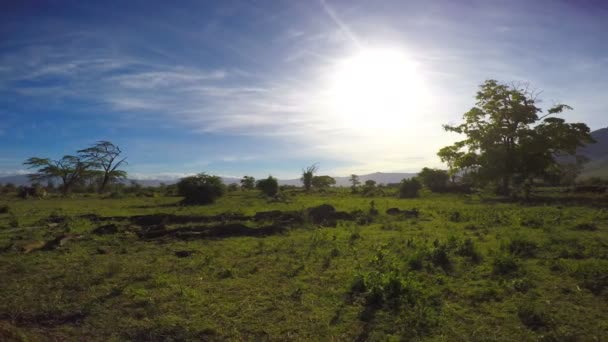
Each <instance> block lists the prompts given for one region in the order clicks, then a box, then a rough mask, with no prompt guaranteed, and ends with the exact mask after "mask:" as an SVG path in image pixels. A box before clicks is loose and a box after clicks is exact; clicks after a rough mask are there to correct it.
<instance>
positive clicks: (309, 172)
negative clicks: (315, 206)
mask: <svg viewBox="0 0 608 342" xmlns="http://www.w3.org/2000/svg"><path fill="white" fill-rule="evenodd" d="M318 169H319V167H318V165H317V164H312V165H310V166H309V167H307V168H305V169H302V177H301V178H300V180H301V181H302V185H304V190H306V191H310V189H311V188H312V179H313V177H314V175H315V172H317V170H318Z"/></svg>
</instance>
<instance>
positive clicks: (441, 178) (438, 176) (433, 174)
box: [417, 167, 450, 192]
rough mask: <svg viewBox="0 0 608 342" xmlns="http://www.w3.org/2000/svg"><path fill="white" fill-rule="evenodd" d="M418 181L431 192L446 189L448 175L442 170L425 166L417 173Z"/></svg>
mask: <svg viewBox="0 0 608 342" xmlns="http://www.w3.org/2000/svg"><path fill="white" fill-rule="evenodd" d="M417 178H418V179H419V180H420V182H421V183H422V184H423V185H424V186H426V187H427V188H428V189H429V190H431V191H433V192H443V191H445V190H446V188H447V185H448V180H449V179H450V176H449V175H448V173H447V172H446V171H444V170H438V169H429V168H428V167H425V168H423V169H422V171H420V172H419V173H418V177H417Z"/></svg>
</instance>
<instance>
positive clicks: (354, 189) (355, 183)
mask: <svg viewBox="0 0 608 342" xmlns="http://www.w3.org/2000/svg"><path fill="white" fill-rule="evenodd" d="M348 181H349V182H350V184H351V186H350V190H351V192H352V193H353V194H354V193H356V192H357V188H358V187H359V185H360V184H361V181H360V180H359V176H357V175H355V174H352V175H350V178H349V179H348Z"/></svg>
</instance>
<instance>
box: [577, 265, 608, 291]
mask: <svg viewBox="0 0 608 342" xmlns="http://www.w3.org/2000/svg"><path fill="white" fill-rule="evenodd" d="M573 273H574V274H573V275H574V276H575V277H576V278H577V279H579V280H580V281H581V285H582V286H583V287H584V288H586V289H588V290H589V291H591V293H593V294H595V295H600V294H601V293H602V292H603V291H604V289H605V288H606V287H608V262H607V261H606V260H595V259H591V260H585V261H581V262H580V263H579V264H578V265H577V266H576V268H575V270H574V272H573Z"/></svg>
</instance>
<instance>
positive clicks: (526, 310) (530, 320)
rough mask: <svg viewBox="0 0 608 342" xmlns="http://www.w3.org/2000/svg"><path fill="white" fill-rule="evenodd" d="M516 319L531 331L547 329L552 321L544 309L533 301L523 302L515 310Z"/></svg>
mask: <svg viewBox="0 0 608 342" xmlns="http://www.w3.org/2000/svg"><path fill="white" fill-rule="evenodd" d="M517 317H519V319H520V320H521V322H522V323H523V324H524V325H525V326H526V327H528V328H530V329H532V330H540V329H544V328H548V327H549V326H550V325H551V322H552V319H551V316H550V315H549V313H548V312H547V311H546V310H545V308H544V307H542V306H541V305H539V304H538V303H535V302H533V301H524V302H523V303H522V304H521V305H520V306H519V307H518V308H517Z"/></svg>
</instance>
